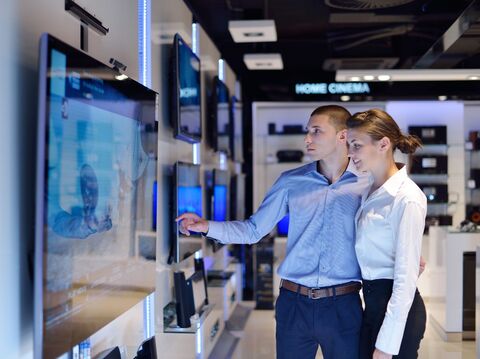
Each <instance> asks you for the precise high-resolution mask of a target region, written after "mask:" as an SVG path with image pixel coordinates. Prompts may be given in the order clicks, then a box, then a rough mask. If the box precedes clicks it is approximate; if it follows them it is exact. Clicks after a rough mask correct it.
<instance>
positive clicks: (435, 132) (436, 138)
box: [408, 126, 447, 145]
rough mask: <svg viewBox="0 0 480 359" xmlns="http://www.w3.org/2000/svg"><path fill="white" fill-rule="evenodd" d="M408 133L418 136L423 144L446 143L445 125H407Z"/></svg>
mask: <svg viewBox="0 0 480 359" xmlns="http://www.w3.org/2000/svg"><path fill="white" fill-rule="evenodd" d="M408 133H410V134H411V135H415V136H417V137H418V138H420V140H421V141H422V142H423V144H425V145H446V144H447V126H409V127H408Z"/></svg>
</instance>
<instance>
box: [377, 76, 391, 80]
mask: <svg viewBox="0 0 480 359" xmlns="http://www.w3.org/2000/svg"><path fill="white" fill-rule="evenodd" d="M390 79H391V76H390V75H378V80H379V81H388V80H390Z"/></svg>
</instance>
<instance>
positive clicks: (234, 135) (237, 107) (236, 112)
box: [230, 96, 244, 162]
mask: <svg viewBox="0 0 480 359" xmlns="http://www.w3.org/2000/svg"><path fill="white" fill-rule="evenodd" d="M230 116H231V124H232V125H231V126H230V127H231V131H230V132H231V134H230V149H231V152H232V158H233V160H234V161H235V162H243V160H244V159H243V121H242V104H241V103H240V102H239V101H238V99H237V98H236V97H235V96H232V97H231V100H230Z"/></svg>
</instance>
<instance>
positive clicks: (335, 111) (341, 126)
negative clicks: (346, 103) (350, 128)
mask: <svg viewBox="0 0 480 359" xmlns="http://www.w3.org/2000/svg"><path fill="white" fill-rule="evenodd" d="M318 115H325V116H328V118H329V120H330V123H331V124H332V125H333V127H335V129H336V130H337V132H338V131H341V130H345V129H346V128H347V120H348V119H349V118H350V116H352V115H351V114H350V112H348V110H347V109H346V108H345V107H343V106H339V105H327V106H320V107H317V108H316V109H315V110H313V112H312V114H311V115H310V117H313V116H318Z"/></svg>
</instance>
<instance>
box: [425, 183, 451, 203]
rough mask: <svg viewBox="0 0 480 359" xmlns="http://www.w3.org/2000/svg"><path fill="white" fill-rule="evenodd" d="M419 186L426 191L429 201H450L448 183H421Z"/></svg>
mask: <svg viewBox="0 0 480 359" xmlns="http://www.w3.org/2000/svg"><path fill="white" fill-rule="evenodd" d="M418 187H420V189H421V190H422V191H423V193H425V196H426V197H427V201H428V203H448V185H446V184H419V185H418Z"/></svg>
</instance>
